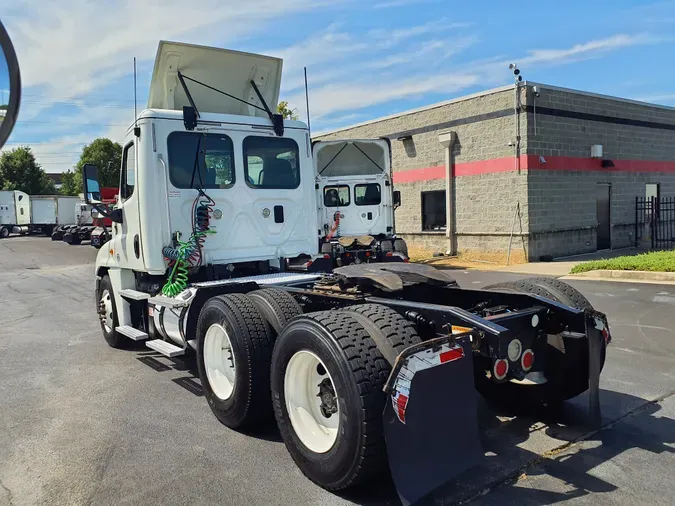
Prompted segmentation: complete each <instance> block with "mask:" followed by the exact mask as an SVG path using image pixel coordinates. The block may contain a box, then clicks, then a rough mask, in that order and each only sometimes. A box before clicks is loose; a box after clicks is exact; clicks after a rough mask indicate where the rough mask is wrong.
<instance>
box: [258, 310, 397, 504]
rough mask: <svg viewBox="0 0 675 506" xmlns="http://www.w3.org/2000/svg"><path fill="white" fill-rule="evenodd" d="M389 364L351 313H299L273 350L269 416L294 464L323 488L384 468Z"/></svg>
mask: <svg viewBox="0 0 675 506" xmlns="http://www.w3.org/2000/svg"><path fill="white" fill-rule="evenodd" d="M388 371H389V368H388V364H387V362H386V361H385V360H384V359H383V358H382V355H381V354H380V353H379V351H378V350H377V347H376V346H375V343H374V342H373V341H372V339H370V337H369V335H368V333H367V332H366V331H365V330H364V329H363V327H362V326H361V325H359V324H358V323H357V321H356V320H354V319H353V318H352V317H351V316H349V315H348V314H346V313H342V312H339V311H321V312H317V313H309V314H306V315H303V316H298V317H296V318H294V319H293V321H291V322H290V323H289V324H288V325H287V326H286V327H285V328H284V329H283V330H282V332H281V334H280V335H279V337H278V338H277V341H276V344H275V346H274V354H273V357H272V374H271V378H272V398H273V401H274V415H275V417H276V419H277V425H278V426H279V431H280V433H281V437H282V439H283V440H284V444H285V445H286V448H287V449H288V452H289V453H290V455H291V457H292V458H293V460H294V461H295V463H296V464H297V465H298V467H299V468H300V470H301V471H302V472H303V473H304V474H305V476H307V477H308V478H309V479H310V480H312V481H313V482H314V483H316V484H318V485H319V486H321V487H323V488H325V489H327V490H333V491H334V490H342V489H345V488H348V487H351V486H353V485H356V484H358V483H362V482H364V481H365V480H366V479H368V478H370V477H372V476H376V475H378V474H381V473H383V472H385V471H386V469H387V463H386V449H385V443H384V436H383V428H382V412H383V409H384V403H385V400H386V396H385V395H384V394H383V393H382V386H383V384H384V382H385V381H386V379H387V375H388Z"/></svg>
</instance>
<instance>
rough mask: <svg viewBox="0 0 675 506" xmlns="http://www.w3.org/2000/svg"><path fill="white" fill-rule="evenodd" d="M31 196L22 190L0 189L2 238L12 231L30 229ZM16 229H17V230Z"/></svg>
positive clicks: (0, 231) (0, 228)
mask: <svg viewBox="0 0 675 506" xmlns="http://www.w3.org/2000/svg"><path fill="white" fill-rule="evenodd" d="M29 225H30V198H29V196H28V194H27V193H24V192H21V191H16V190H15V191H0V239H4V238H5V237H7V236H9V234H10V233H12V232H14V233H17V234H18V233H20V232H22V231H24V230H25V231H26V232H27V231H28V228H27V227H28V226H29ZM15 229H16V231H15Z"/></svg>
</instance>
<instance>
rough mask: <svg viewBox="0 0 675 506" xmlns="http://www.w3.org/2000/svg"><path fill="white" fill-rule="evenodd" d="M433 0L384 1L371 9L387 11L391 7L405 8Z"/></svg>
mask: <svg viewBox="0 0 675 506" xmlns="http://www.w3.org/2000/svg"><path fill="white" fill-rule="evenodd" d="M432 1H435V0H385V1H384V2H378V3H376V4H374V5H373V9H389V8H392V7H405V6H408V5H415V4H423V3H429V2H432Z"/></svg>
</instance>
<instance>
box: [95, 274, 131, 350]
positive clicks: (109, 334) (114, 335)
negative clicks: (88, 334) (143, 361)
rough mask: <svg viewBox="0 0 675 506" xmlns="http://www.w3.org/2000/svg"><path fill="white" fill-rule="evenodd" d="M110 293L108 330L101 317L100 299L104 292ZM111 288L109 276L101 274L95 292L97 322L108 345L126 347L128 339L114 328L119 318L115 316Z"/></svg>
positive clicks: (115, 306)
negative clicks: (110, 319)
mask: <svg viewBox="0 0 675 506" xmlns="http://www.w3.org/2000/svg"><path fill="white" fill-rule="evenodd" d="M106 290H107V292H108V294H109V295H110V302H111V303H112V321H113V326H112V329H111V330H110V331H108V330H107V329H106V327H105V324H104V323H103V319H102V316H103V315H102V312H101V311H102V309H103V308H102V306H101V299H102V297H103V294H104V293H105V292H106ZM114 293H115V292H114V291H113V288H112V283H111V282H110V277H109V276H108V275H105V276H103V279H101V283H100V284H99V288H98V292H97V293H96V307H97V310H98V311H97V312H98V314H99V322H100V324H101V331H102V332H103V337H104V338H105V341H106V342H107V343H108V345H109V346H111V347H112V348H126V347H127V346H128V345H129V339H127V337H125V336H123V335H122V334H120V333H119V332H116V331H115V329H116V328H117V327H118V326H119V320H118V318H117V305H116V304H115V296H114Z"/></svg>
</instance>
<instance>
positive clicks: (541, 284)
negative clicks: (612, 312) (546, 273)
mask: <svg viewBox="0 0 675 506" xmlns="http://www.w3.org/2000/svg"><path fill="white" fill-rule="evenodd" d="M484 290H496V291H502V290H503V291H514V292H520V293H532V294H535V295H540V296H542V297H546V298H549V299H551V300H554V301H556V302H560V303H562V304H565V305H567V306H570V307H574V308H576V309H590V310H593V306H592V305H591V303H590V302H589V301H588V299H587V298H586V297H584V296H583V295H582V294H581V292H579V291H578V290H577V289H576V288H574V287H572V286H570V285H568V284H567V283H565V282H563V281H560V280H558V279H555V278H528V279H522V280H519V281H508V282H506V283H498V284H496V285H490V286H486V287H485V288H484Z"/></svg>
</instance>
